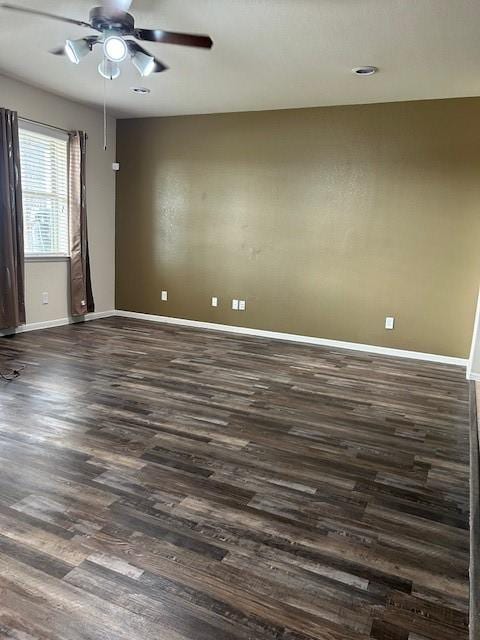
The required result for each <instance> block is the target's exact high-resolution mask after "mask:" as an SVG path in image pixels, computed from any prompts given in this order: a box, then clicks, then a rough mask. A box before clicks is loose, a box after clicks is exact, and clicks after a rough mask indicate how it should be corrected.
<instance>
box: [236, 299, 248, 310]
mask: <svg viewBox="0 0 480 640" xmlns="http://www.w3.org/2000/svg"><path fill="white" fill-rule="evenodd" d="M246 308H247V303H246V301H245V300H239V301H238V310H239V311H245V309H246Z"/></svg>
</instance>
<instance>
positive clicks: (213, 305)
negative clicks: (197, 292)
mask: <svg viewBox="0 0 480 640" xmlns="http://www.w3.org/2000/svg"><path fill="white" fill-rule="evenodd" d="M212 307H218V298H217V297H216V296H212Z"/></svg>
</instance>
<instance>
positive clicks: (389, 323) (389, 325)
mask: <svg viewBox="0 0 480 640" xmlns="http://www.w3.org/2000/svg"><path fill="white" fill-rule="evenodd" d="M394 327H395V318H391V317H387V318H385V329H393V328H394Z"/></svg>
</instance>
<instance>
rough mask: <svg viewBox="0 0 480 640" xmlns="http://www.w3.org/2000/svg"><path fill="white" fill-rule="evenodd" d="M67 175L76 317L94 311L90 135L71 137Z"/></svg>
mask: <svg viewBox="0 0 480 640" xmlns="http://www.w3.org/2000/svg"><path fill="white" fill-rule="evenodd" d="M69 142H70V144H69V161H68V174H69V181H70V189H69V210H70V300H71V313H72V315H73V316H83V315H85V314H86V313H91V312H92V311H95V304H94V301H93V293H92V282H91V279H90V257H89V254H88V234H87V188H86V178H85V174H86V150H87V134H86V133H84V132H83V131H72V132H71V133H70V134H69Z"/></svg>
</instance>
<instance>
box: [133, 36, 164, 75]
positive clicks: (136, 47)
mask: <svg viewBox="0 0 480 640" xmlns="http://www.w3.org/2000/svg"><path fill="white" fill-rule="evenodd" d="M127 46H128V50H129V51H130V54H131V55H132V56H133V55H135V53H143V54H144V55H146V56H149V57H150V58H153V59H154V61H155V66H154V68H153V71H152V73H161V72H162V71H168V67H167V65H166V64H163V62H160V60H157V58H155V56H152V54H151V53H150V52H149V51H147V50H146V49H144V48H143V47H141V46H140V45H139V44H138V42H134V41H133V40H127Z"/></svg>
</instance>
